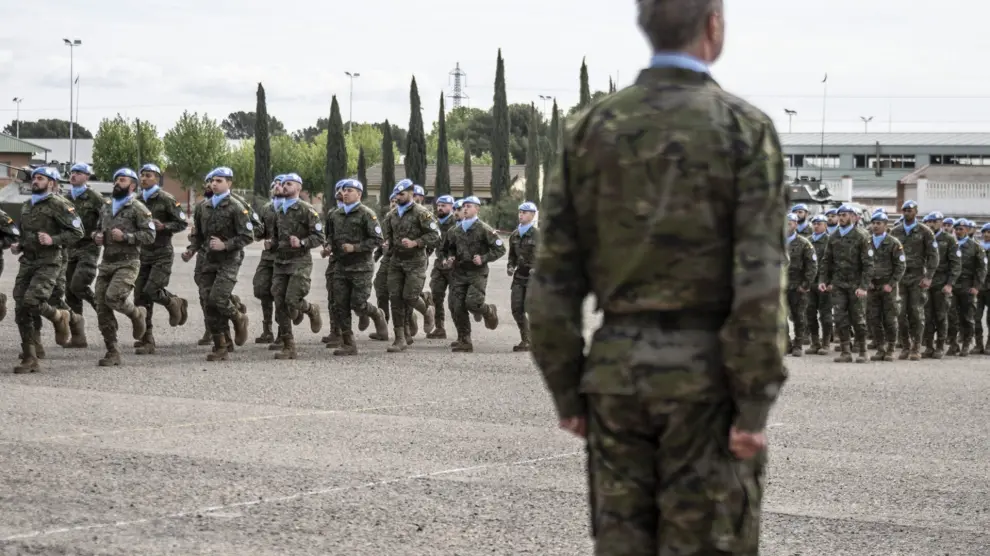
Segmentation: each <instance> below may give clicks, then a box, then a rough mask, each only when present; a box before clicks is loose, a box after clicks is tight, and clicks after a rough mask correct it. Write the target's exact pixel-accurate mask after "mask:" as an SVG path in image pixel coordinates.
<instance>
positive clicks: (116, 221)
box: [97, 195, 155, 263]
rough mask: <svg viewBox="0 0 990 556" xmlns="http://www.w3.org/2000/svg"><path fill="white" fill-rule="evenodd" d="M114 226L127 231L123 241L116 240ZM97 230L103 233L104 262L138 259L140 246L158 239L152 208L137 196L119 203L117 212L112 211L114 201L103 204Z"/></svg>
mask: <svg viewBox="0 0 990 556" xmlns="http://www.w3.org/2000/svg"><path fill="white" fill-rule="evenodd" d="M115 229H116V230H120V231H122V232H124V239H123V240H122V241H114V240H113V236H112V234H113V230H115ZM97 231H98V233H101V234H103V262H107V263H116V262H121V261H129V260H135V261H136V260H139V259H140V258H141V248H142V247H143V246H145V245H151V244H152V243H153V242H154V241H155V223H154V222H153V221H152V217H151V211H150V210H148V207H146V206H144V203H142V202H141V201H139V200H137V199H136V198H135V197H134V195H131V196H130V198H128V199H127V201H125V202H124V204H122V205H121V206H120V210H118V211H117V214H114V212H113V202H112V201H111V202H110V204H109V205H103V211H102V212H101V213H100V224H99V228H98V230H97Z"/></svg>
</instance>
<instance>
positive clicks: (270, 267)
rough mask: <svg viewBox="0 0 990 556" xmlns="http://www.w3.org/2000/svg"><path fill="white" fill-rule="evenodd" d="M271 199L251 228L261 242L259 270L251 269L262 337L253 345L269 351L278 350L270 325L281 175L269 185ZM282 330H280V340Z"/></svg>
mask: <svg viewBox="0 0 990 556" xmlns="http://www.w3.org/2000/svg"><path fill="white" fill-rule="evenodd" d="M271 196H272V198H271V200H269V201H268V202H267V203H265V205H264V206H263V207H261V211H260V213H259V214H258V219H259V220H261V223H260V224H258V225H257V226H255V228H254V239H255V240H260V241H263V242H264V244H263V248H262V251H261V257H259V260H258V268H256V269H255V270H254V279H253V280H252V281H251V285H252V286H254V297H255V298H256V299H257V300H258V301H260V302H261V319H262V321H261V336H258V337H257V338H255V339H254V343H256V344H269V348H272V347H274V348H275V349H281V347H282V345H281V343H279V344H277V345H276V344H275V335H274V334H272V323H273V322H274V320H273V319H274V315H275V298H274V297H272V273H273V272H274V271H275V241H274V240H275V219H276V217H277V211H278V210H280V209H281V208H282V201H283V197H282V176H275V179H274V180H272V185H271ZM284 332H285V331H284V330H279V333H278V336H279V337H280V338H281V337H282V334H283V333H284Z"/></svg>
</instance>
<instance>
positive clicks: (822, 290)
mask: <svg viewBox="0 0 990 556" xmlns="http://www.w3.org/2000/svg"><path fill="white" fill-rule="evenodd" d="M818 291H820V292H822V293H825V292H826V291H828V286H826V285H825V284H818Z"/></svg>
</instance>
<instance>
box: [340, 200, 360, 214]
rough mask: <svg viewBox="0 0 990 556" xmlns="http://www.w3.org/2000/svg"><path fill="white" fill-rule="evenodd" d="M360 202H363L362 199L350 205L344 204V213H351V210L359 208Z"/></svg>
mask: <svg viewBox="0 0 990 556" xmlns="http://www.w3.org/2000/svg"><path fill="white" fill-rule="evenodd" d="M360 204H361V201H354V202H353V203H351V204H349V205H343V206H342V207H341V208H343V209H344V214H350V213H351V211H352V210H354V209H355V208H357V206H358V205H360Z"/></svg>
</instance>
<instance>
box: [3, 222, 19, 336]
mask: <svg viewBox="0 0 990 556" xmlns="http://www.w3.org/2000/svg"><path fill="white" fill-rule="evenodd" d="M20 235H21V231H20V230H19V229H18V228H17V224H15V223H14V219H13V218H11V217H10V216H8V215H7V213H6V212H4V211H3V210H0V275H3V252H4V250H6V249H9V248H10V247H11V246H12V245H14V244H15V243H17V240H18V239H19V238H20ZM5 318H7V294H5V293H0V321H2V320H3V319H5Z"/></svg>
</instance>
